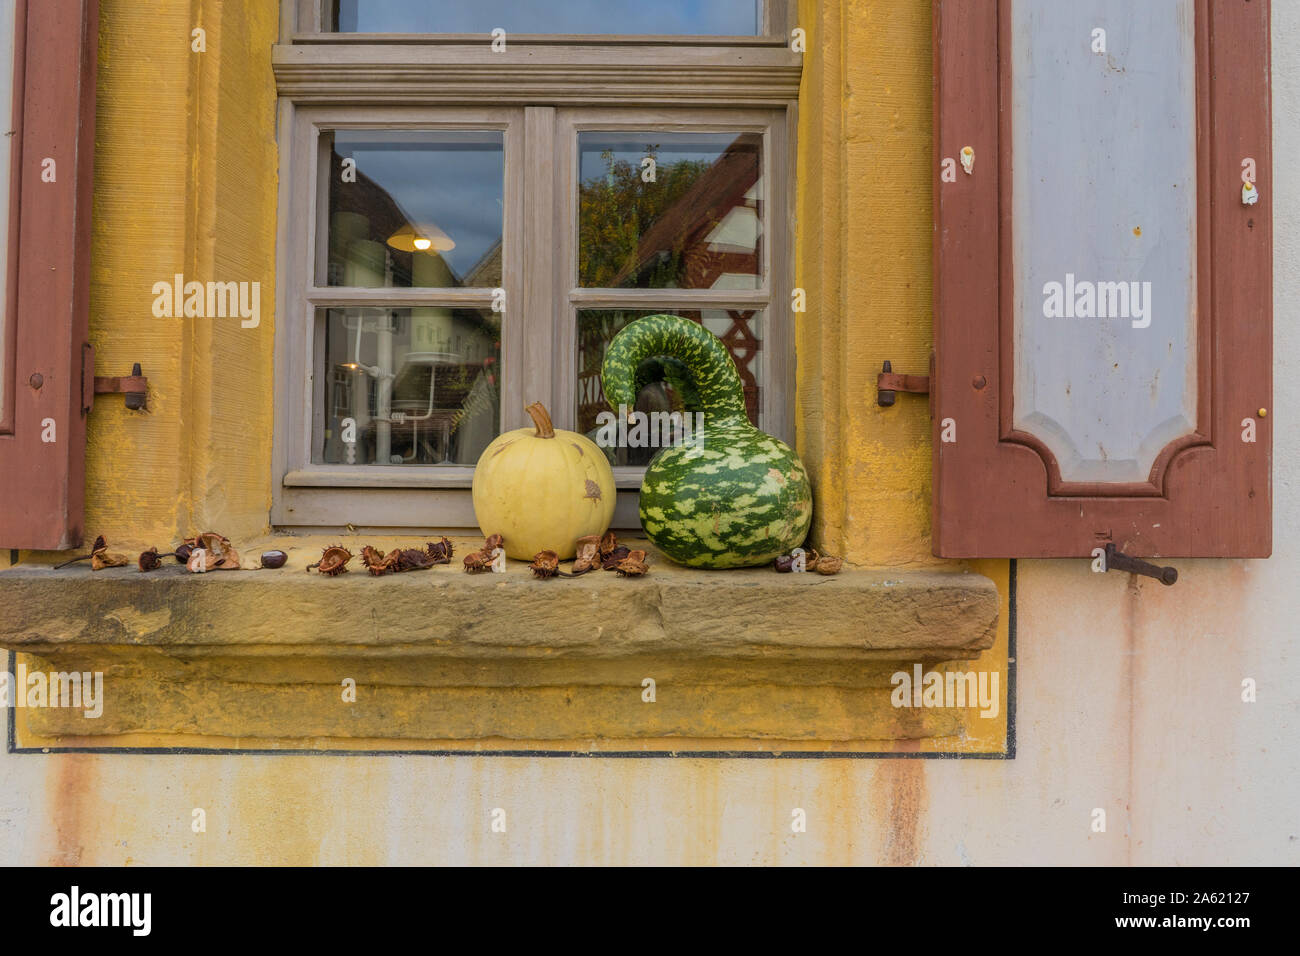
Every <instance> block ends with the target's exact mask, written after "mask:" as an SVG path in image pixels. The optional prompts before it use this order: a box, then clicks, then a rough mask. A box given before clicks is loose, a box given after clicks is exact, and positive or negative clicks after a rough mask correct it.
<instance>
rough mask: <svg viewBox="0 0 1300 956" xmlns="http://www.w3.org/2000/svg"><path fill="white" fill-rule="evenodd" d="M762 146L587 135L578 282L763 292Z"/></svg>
mask: <svg viewBox="0 0 1300 956" xmlns="http://www.w3.org/2000/svg"><path fill="white" fill-rule="evenodd" d="M762 148H763V138H762V136H761V135H760V134H758V133H741V134H739V135H737V134H734V133H666V132H653V131H651V132H643V133H638V132H630V133H608V132H599V133H597V132H586V133H579V134H578V154H579V160H578V161H579V176H578V180H579V183H578V284H579V285H580V286H582V287H584V288H605V289H628V288H636V289H756V288H758V287H759V286H760V284H761V282H762V267H761V263H762V252H763V246H762V243H763V217H764V215H765V212H764V209H763V204H762V201H761V199H760V197H761V196H762V192H763V182H762V170H761V157H762ZM647 180H649V181H647Z"/></svg>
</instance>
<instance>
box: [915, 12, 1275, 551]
mask: <svg viewBox="0 0 1300 956" xmlns="http://www.w3.org/2000/svg"><path fill="white" fill-rule="evenodd" d="M1268 18H1269V10H1268V5H1267V4H1264V3H1256V4H1249V3H1233V4H1226V3H1225V4H1221V3H1209V2H1206V0H1151V2H1150V3H1144V4H1140V5H1135V4H1128V3H1123V2H1109V0H1106V2H1100V0H1099V2H1096V3H1092V4H1087V5H1070V4H1049V3H1034V2H1032V0H1009V2H1000V3H978V4H960V3H959V4H954V3H936V5H935V21H936V22H935V29H936V44H935V76H936V102H935V106H936V129H935V144H936V153H937V156H936V163H935V169H936V176H937V177H938V178H937V181H936V183H935V197H936V199H935V217H936V229H935V246H934V249H935V299H936V308H935V381H934V383H933V392H934V404H933V408H934V423H933V431H934V450H935V491H934V497H933V508H934V512H933V526H934V541H935V553H936V554H938V555H940V556H943V557H1070V556H1086V555H1089V554H1091V553H1092V552H1093V550H1094V549H1096V548H1100V547H1104V546H1106V545H1108V544H1114V545H1116V546H1117V547H1118V548H1119V550H1121V551H1123V552H1125V553H1128V554H1136V555H1139V556H1167V557H1176V556H1182V557H1267V556H1268V553H1269V550H1270V548H1271V517H1272V516H1271V489H1270V480H1271V473H1270V447H1271V435H1270V424H1271V422H1272V418H1270V417H1269V410H1270V406H1271V401H1270V396H1271V368H1272V366H1271V355H1272V313H1271V289H1272V276H1271V260H1272V244H1271V242H1272V240H1271V210H1270V206H1269V204H1270V202H1271V189H1270V187H1271V176H1270V163H1271V160H1270V141H1269V138H1270V126H1269V79H1268V69H1267V64H1268V57H1269V27H1268V24H1269V19H1268ZM1043 64H1050V69H1049V68H1046V67H1043ZM1211 64H1214V68H1213V69H1211ZM967 150H969V152H966V151H967ZM959 156H963V157H964V158H965V159H967V160H970V159H971V158H972V157H973V167H972V168H971V169H970V170H969V172H968V173H965V174H963V173H962V172H960V171H957V169H958V167H957V166H956V159H957V157H959ZM945 165H947V166H948V168H949V169H951V170H953V172H952V173H951V175H948V176H945V174H944V168H945Z"/></svg>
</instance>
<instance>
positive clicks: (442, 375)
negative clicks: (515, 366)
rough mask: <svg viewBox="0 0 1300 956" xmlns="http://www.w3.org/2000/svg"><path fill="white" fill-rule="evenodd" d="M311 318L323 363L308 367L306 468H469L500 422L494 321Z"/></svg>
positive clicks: (477, 317)
mask: <svg viewBox="0 0 1300 956" xmlns="http://www.w3.org/2000/svg"><path fill="white" fill-rule="evenodd" d="M316 318H317V322H318V323H320V324H323V326H324V328H323V329H321V333H322V334H323V337H324V348H323V353H324V354H323V355H322V356H321V357H320V358H318V359H317V367H316V374H317V381H318V382H319V383H320V386H319V387H318V388H317V393H316V401H317V403H318V407H317V409H316V414H315V416H314V419H315V424H314V426H313V432H312V461H313V462H315V463H317V464H331V465H339V464H357V465H371V464H391V465H399V464H406V465H451V464H461V465H472V464H474V463H475V462H476V461H478V456H479V455H480V454H482V452H483V449H484V448H486V447H487V445H488V442H490V441H491V440H492V439H493V438H495V437H496V436H497V433H498V431H499V428H500V421H501V413H500V407H501V400H500V395H501V375H500V369H501V315H500V314H499V313H494V312H491V311H488V310H480V309H451V308H432V307H419V308H409V309H377V308H358V309H320V310H318V311H317V314H316ZM318 341H319V339H318ZM348 419H351V421H352V422H353V423H354V425H355V434H351V433H350V432H351V430H350V429H347V428H346V426H347V420H348ZM347 438H352V439H353V441H352V442H350V443H349V442H347V441H345V439H347Z"/></svg>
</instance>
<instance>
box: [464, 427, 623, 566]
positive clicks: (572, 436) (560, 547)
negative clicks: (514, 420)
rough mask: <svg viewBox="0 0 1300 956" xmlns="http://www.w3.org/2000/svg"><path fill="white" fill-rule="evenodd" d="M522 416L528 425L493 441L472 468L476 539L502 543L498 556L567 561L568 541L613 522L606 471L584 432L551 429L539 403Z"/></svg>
mask: <svg viewBox="0 0 1300 956" xmlns="http://www.w3.org/2000/svg"><path fill="white" fill-rule="evenodd" d="M525 411H527V412H528V414H529V415H530V416H531V417H532V419H533V424H534V426H535V427H533V428H517V429H515V430H514V431H509V432H506V433H505V434H503V435H499V436H497V438H496V439H494V440H493V442H492V443H491V444H490V445H488V446H487V448H485V449H484V450H483V454H482V455H480V456H479V459H478V464H477V465H476V466H475V467H474V484H473V491H472V495H473V499H474V517H475V518H476V519H478V526H479V530H480V531H482V532H483V534H484V536H485V537H486V536H487V535H492V534H499V535H501V536H502V537H504V538H505V539H506V543H505V549H506V555H507V556H509V557H511V558H516V559H518V560H521V561H531V560H532V559H533V557H534V556H535V555H536V554H537V552H539V551H554V552H555V553H556V554H557V555H559V556H560V560H562V561H564V560H568V559H569V558H572V557H574V555H575V554H576V553H577V552H576V542H577V540H578V539H579V538H581V537H585V536H586V535H591V534H595V535H603V534H604V533H605V532H606V531H608V530H609V523H610V521H612V520H613V518H614V496H615V491H614V470H613V469H612V468H610V466H609V459H608V458H606V457H605V453H604V452H603V451H601V450H600V448H599V447H598V446H597V445H596V443H595V442H593V441H592V440H591V439H590V438H588V437H587V436H585V435H579V434H578V433H577V432H570V431H565V430H564V429H559V430H557V429H556V428H555V427H554V426H553V425H552V424H551V416H550V415H548V414H547V412H546V409H545V408H544V407H543V406H542V403H541V402H534V403H533V404H531V405H529V406H528V407H527V408H526V409H525Z"/></svg>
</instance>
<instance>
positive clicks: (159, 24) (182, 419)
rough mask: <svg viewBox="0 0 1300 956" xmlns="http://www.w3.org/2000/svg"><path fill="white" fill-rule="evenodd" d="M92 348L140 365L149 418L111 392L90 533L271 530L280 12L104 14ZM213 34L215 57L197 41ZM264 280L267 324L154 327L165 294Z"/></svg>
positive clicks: (130, 10) (120, 1)
mask: <svg viewBox="0 0 1300 956" xmlns="http://www.w3.org/2000/svg"><path fill="white" fill-rule="evenodd" d="M100 6H101V13H100V18H101V19H100V24H101V25H100V45H99V91H98V108H97V123H96V129H97V132H96V143H95V148H96V156H95V194H94V210H93V216H94V222H93V226H94V245H93V249H92V279H91V318H90V335H91V341H92V343H93V344H94V346H95V351H96V362H97V366H98V371H99V374H101V375H123V374H127V373H128V372H129V371H130V367H131V363H132V362H139V363H140V364H141V367H142V371H143V372H144V374H145V375H146V376H147V377H148V379H149V411H148V413H144V414H141V413H136V412H128V411H126V410H125V408H124V406H123V403H122V400H121V399H120V398H117V397H114V396H101V397H100V398H99V399H98V400H97V401H96V403H95V409H94V412H93V413H92V414H91V416H90V423H89V429H88V437H87V449H86V482H87V493H86V529H87V533H88V536H92V537H93V536H94V535H96V534H100V533H102V534H105V535H107V536H108V537H109V540H110V543H111V544H113V545H114V546H121V547H122V548H123V550H127V549H128V546H129V549H131V550H139V549H140V548H143V547H145V546H147V545H158V546H159V547H163V546H166V545H171V544H174V543H175V542H176V541H177V540H178V539H179V538H181V537H183V536H185V535H189V534H192V533H194V532H195V531H199V530H205V529H207V528H216V529H218V530H220V531H222V532H223V533H225V534H226V535H228V536H230V537H232V538H236V539H238V538H244V537H247V536H250V535H253V534H258V533H261V532H263V531H265V530H266V529H267V522H268V512H269V508H270V457H271V428H272V390H271V383H272V380H273V374H272V355H273V352H272V348H273V330H274V301H275V228H276V223H275V218H276V189H277V175H276V162H277V159H276V156H277V154H276V144H275V82H274V77H273V76H272V75H271V66H270V48H271V45H272V44H273V43H274V41H275V38H276V33H277V30H278V26H279V23H278V12H277V6H276V4H275V2H274V0H257V2H246V3H245V2H240V3H231V2H225V3H223V2H221V0H192V2H191V0H102V2H101V5H100ZM196 28H197V29H202V30H204V31H205V38H204V39H205V44H206V51H205V52H195V51H194V50H193V49H192V46H193V43H194V41H193V37H192V31H193V30H195V29H196ZM176 273H182V274H183V275H184V276H185V278H186V281H189V280H191V279H193V280H197V281H200V282H207V281H209V280H213V281H233V282H239V281H248V282H254V281H256V282H260V283H261V316H262V318H261V324H260V326H259V327H257V328H255V329H254V328H250V329H244V328H241V326H240V321H239V320H238V319H229V318H227V319H208V318H155V317H154V315H153V313H152V306H153V300H154V296H153V293H152V288H153V284H154V283H155V282H159V281H171V279H172V277H173V275H174V274H176Z"/></svg>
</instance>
